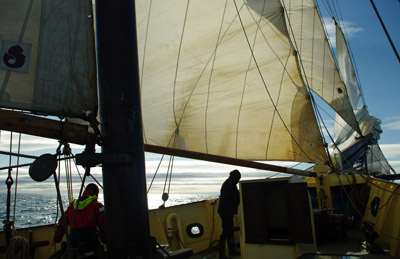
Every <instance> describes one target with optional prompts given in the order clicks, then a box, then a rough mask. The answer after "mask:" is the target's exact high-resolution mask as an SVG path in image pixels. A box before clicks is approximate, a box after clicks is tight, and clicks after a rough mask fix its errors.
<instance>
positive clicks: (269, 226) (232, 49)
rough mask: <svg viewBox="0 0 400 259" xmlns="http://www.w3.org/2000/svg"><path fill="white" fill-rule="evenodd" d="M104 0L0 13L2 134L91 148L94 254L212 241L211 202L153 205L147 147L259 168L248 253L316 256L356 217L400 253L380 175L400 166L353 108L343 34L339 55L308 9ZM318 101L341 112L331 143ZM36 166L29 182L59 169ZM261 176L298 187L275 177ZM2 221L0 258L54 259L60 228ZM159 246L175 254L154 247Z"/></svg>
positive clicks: (244, 236)
mask: <svg viewBox="0 0 400 259" xmlns="http://www.w3.org/2000/svg"><path fill="white" fill-rule="evenodd" d="M104 2H107V1H96V2H95V5H94V8H95V10H96V11H95V12H94V13H93V12H92V8H93V5H92V2H91V1H57V2H54V1H45V0H43V1H19V2H18V3H15V1H10V0H2V1H1V3H2V9H1V11H0V12H1V15H0V24H1V29H0V42H1V57H2V60H1V62H2V63H1V65H0V82H1V85H2V87H1V90H0V104H1V107H2V110H1V111H0V112H1V113H0V114H1V115H0V116H1V120H0V128H1V129H2V130H9V131H13V132H21V133H26V134H32V135H37V136H43V137H48V138H54V139H58V140H60V147H62V146H63V145H65V143H67V142H68V143H76V144H80V145H85V151H84V152H83V153H82V154H80V155H79V156H78V155H77V156H76V158H77V163H78V164H80V165H82V166H83V167H84V168H85V170H86V174H85V175H90V168H91V167H93V166H96V165H100V164H101V165H102V168H103V184H104V201H105V208H106V224H107V239H108V243H107V246H106V251H107V252H104V251H103V250H101V251H99V253H100V254H101V255H103V256H106V257H109V258H127V257H128V256H135V255H138V256H141V257H143V258H158V257H156V256H162V255H163V254H164V255H165V256H169V257H173V256H175V255H177V256H181V258H184V257H186V256H190V255H191V254H192V253H194V254H198V253H201V252H202V251H205V250H207V249H210V248H212V247H214V246H215V244H216V241H218V238H219V234H220V233H221V224H220V221H219V218H218V215H217V213H216V209H215V208H216V206H217V205H218V199H213V200H206V201H203V202H196V203H191V204H185V205H181V206H174V207H170V208H160V209H157V210H152V211H148V209H147V201H146V178H145V171H144V152H143V151H144V150H145V151H148V152H154V153H163V154H169V155H174V156H182V157H188V158H194V159H201V160H208V161H215V162H220V163H228V164H233V165H237V166H248V167H252V168H257V169H259V170H260V179H254V180H248V181H242V182H241V183H240V191H241V205H240V210H239V211H240V212H239V214H238V218H237V224H238V225H239V226H240V231H239V232H238V233H237V236H236V239H237V240H238V243H240V249H241V252H242V255H241V257H242V258H267V257H268V256H273V257H279V258H296V257H303V258H306V256H310V255H311V256H313V255H316V254H317V253H318V251H320V250H319V248H320V246H319V245H320V244H321V243H324V242H328V241H329V242H332V241H333V242H334V243H335V244H340V242H341V239H344V238H345V236H346V232H345V224H344V223H345V219H347V218H351V219H354V220H353V221H352V222H354V225H356V226H357V227H358V228H361V227H362V228H363V231H364V232H365V233H366V235H367V237H368V238H367V240H366V241H367V242H366V243H367V244H366V246H367V248H368V249H369V251H370V252H371V251H372V250H374V249H376V247H378V245H377V244H387V245H388V246H389V248H388V249H387V250H388V253H389V254H390V255H391V256H392V257H398V256H400V241H399V236H400V225H399V222H398V220H396V218H398V216H399V211H400V209H399V207H400V200H399V194H400V190H399V188H398V184H396V183H395V182H391V181H388V180H384V179H382V178H385V177H386V178H390V177H393V175H394V174H393V173H394V172H393V169H392V168H391V167H390V165H389V164H388V163H387V161H386V159H385V158H384V156H383V154H382V152H381V151H380V148H379V146H378V142H377V141H378V139H379V134H380V132H381V130H380V127H379V120H378V119H376V118H374V117H372V116H369V114H368V110H367V108H366V106H362V105H360V104H359V99H360V96H361V90H360V88H359V85H358V81H357V78H356V77H355V74H356V73H355V72H354V68H353V65H352V59H351V56H350V54H349V52H348V48H347V44H346V41H345V37H344V36H343V33H342V31H341V28H340V27H339V24H337V32H336V35H337V39H336V53H335V54H336V55H335V54H334V53H333V51H332V49H331V46H330V44H329V41H328V38H327V36H326V33H325V29H324V26H323V23H322V20H321V18H320V14H319V10H318V8H317V7H316V5H315V3H314V1H297V0H264V1H262V0H246V1H240V0H226V1H211V0H209V1H187V2H186V3H184V4H182V2H181V1H175V0H169V1H145V0H137V1H119V2H118V3H104ZM108 2H111V1H108ZM171 9H173V10H174V14H173V15H171V13H170V12H168V11H167V10H171ZM94 21H96V22H95V23H94ZM93 24H95V26H93ZM94 35H96V36H94ZM97 97H98V98H97ZM316 98H320V99H321V100H323V101H324V102H326V103H327V104H328V105H329V106H330V107H331V108H332V109H333V110H334V112H335V113H336V114H337V117H336V120H335V121H336V125H335V136H334V141H332V144H331V145H330V146H329V147H328V144H327V143H328V142H327V141H325V140H324V137H323V136H324V133H323V132H322V128H323V124H322V123H321V122H320V121H321V117H320V114H319V112H318V102H317V100H316ZM98 110H99V112H97V111H98ZM37 115H40V116H37ZM43 115H47V116H57V117H59V118H61V120H50V119H49V118H47V117H45V118H44V117H43ZM98 115H99V119H98V118H97V117H98ZM78 120H79V121H80V122H82V123H77V121H78ZM96 144H97V145H100V146H101V147H102V153H101V154H98V153H95V152H94V150H95V149H94V146H95V145H96ZM57 153H59V152H58V151H57ZM10 155H12V154H10ZM51 157H52V158H49V159H50V160H51V161H50V162H51V163H52V162H53V160H54V159H55V158H54V157H55V156H51ZM45 158H48V156H45ZM36 161H37V163H39V166H36V168H39V170H37V169H32V175H31V176H33V177H32V178H34V179H35V180H45V179H47V178H48V177H50V176H51V175H52V174H53V175H55V174H54V168H53V167H51V166H49V165H48V163H49V161H46V159H44V161H43V159H37V160H36ZM36 161H35V163H36ZM260 161H262V162H260ZM264 161H296V162H301V163H309V164H312V165H313V167H311V169H309V170H301V169H294V168H286V167H282V166H276V165H270V164H268V163H265V162H264ZM36 165H37V164H36ZM31 168H32V167H31ZM34 168H35V167H34ZM48 168H50V169H48ZM44 169H48V170H44ZM262 170H270V171H278V172H285V173H289V174H293V175H296V177H287V178H279V179H274V180H266V179H265V178H263V176H262V173H261V172H262ZM8 174H9V178H7V186H8V193H10V188H11V186H12V175H11V171H8ZM382 175H383V177H382ZM55 180H56V176H55ZM56 187H57V180H56ZM343 193H346V195H343ZM59 196H60V195H59ZM164 197H165V199H167V195H164ZM355 197H356V198H355ZM127 198H130V199H127ZM59 199H60V197H59ZM342 202H343V204H346V206H350V208H351V210H352V211H353V213H347V211H346V213H345V211H344V207H345V206H343V207H342V208H339V207H338V203H340V204H342ZM60 204H61V202H60ZM354 211H356V212H354ZM5 223H6V227H5V231H4V232H3V233H1V240H2V243H1V244H2V245H1V246H3V247H4V249H3V250H4V251H5V250H6V249H9V250H10V249H14V248H15V247H8V248H6V247H5V244H7V245H8V246H10V244H11V240H12V239H13V238H16V237H17V236H22V237H25V238H27V239H29V243H30V248H31V250H30V251H31V256H32V257H33V256H35V257H36V258H44V257H48V256H49V255H50V254H51V253H52V252H54V250H53V249H52V248H51V247H50V246H49V245H48V244H49V242H48V241H49V240H51V238H52V233H53V226H52V225H50V226H40V227H35V228H30V229H20V230H18V231H17V233H16V234H15V233H14V235H13V234H12V231H11V230H12V222H11V221H10V220H9V219H7V221H6V222H5ZM157 243H158V244H168V245H169V246H170V248H171V250H176V252H174V253H169V252H165V250H163V249H162V248H161V247H162V246H161V245H158V247H159V248H158V249H159V250H160V251H159V252H157V250H156V247H157V245H156V244H157ZM4 251H3V252H4ZM374 251H375V250H374ZM380 251H383V250H380ZM330 252H331V253H332V251H330ZM334 253H336V254H338V253H341V252H339V251H338V250H334ZM156 254H157V255H156ZM0 256H2V257H3V256H5V254H4V253H2V254H0ZM313 258H314V257H313Z"/></svg>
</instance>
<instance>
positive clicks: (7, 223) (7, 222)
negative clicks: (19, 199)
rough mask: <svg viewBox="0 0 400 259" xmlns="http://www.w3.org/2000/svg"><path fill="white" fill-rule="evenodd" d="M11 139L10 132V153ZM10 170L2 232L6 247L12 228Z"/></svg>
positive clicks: (11, 183) (11, 181) (7, 180)
mask: <svg viewBox="0 0 400 259" xmlns="http://www.w3.org/2000/svg"><path fill="white" fill-rule="evenodd" d="M12 137H13V133H12V132H11V135H10V152H11V151H12ZM9 164H10V165H11V156H10V160H9ZM11 171H12V170H11V168H10V169H8V177H7V179H6V185H7V202H6V213H7V214H6V220H5V221H4V230H5V234H6V240H7V245H9V244H10V240H11V230H12V228H13V222H11V221H10V213H11V211H10V210H11V186H12V185H13V183H14V180H13V178H12V175H11Z"/></svg>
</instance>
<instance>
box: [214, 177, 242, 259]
mask: <svg viewBox="0 0 400 259" xmlns="http://www.w3.org/2000/svg"><path fill="white" fill-rule="evenodd" d="M240 178H241V174H240V172H239V171H238V170H233V171H232V172H230V175H229V178H228V179H226V181H225V182H224V183H223V184H222V187H221V195H220V200H219V207H218V213H219V216H220V217H221V221H222V234H221V236H220V239H219V258H220V259H225V258H227V257H225V243H226V240H228V247H229V255H239V254H240V252H239V251H237V250H236V248H235V241H234V238H233V231H234V225H233V216H234V215H236V214H237V212H238V206H239V203H240V195H239V190H238V189H237V187H236V185H237V183H238V182H239V180H240Z"/></svg>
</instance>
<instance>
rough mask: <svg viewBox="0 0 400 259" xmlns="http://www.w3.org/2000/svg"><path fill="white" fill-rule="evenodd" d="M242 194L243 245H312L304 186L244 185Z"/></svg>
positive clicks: (305, 188)
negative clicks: (244, 243)
mask: <svg viewBox="0 0 400 259" xmlns="http://www.w3.org/2000/svg"><path fill="white" fill-rule="evenodd" d="M241 190H242V200H243V213H244V215H243V216H244V224H245V229H246V234H245V242H246V243H256V244H267V243H284V244H293V243H313V236H312V230H311V229H312V225H311V213H310V205H309V198H308V192H307V184H306V183H289V182H288V181H271V182H256V183H254V182H248V183H245V182H243V183H242V184H241Z"/></svg>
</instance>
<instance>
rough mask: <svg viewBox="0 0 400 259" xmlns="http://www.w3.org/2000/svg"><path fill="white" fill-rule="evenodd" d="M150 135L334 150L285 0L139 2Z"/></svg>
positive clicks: (312, 155) (208, 144)
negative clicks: (325, 137)
mask: <svg viewBox="0 0 400 259" xmlns="http://www.w3.org/2000/svg"><path fill="white" fill-rule="evenodd" d="M136 9H137V22H138V28H137V30H138V49H139V64H140V69H141V71H140V73H141V94H142V107H143V108H142V111H143V125H144V137H145V143H147V144H153V145H160V146H169V147H177V148H182V149H186V150H191V151H197V152H202V153H208V154H215V155H221V156H227V157H235V158H240V159H251V160H290V161H303V162H312V163H317V164H323V163H325V162H326V161H327V156H326V153H325V150H324V147H323V143H322V140H321V135H320V132H319V130H318V126H317V122H316V119H315V115H314V113H313V109H312V105H311V102H310V97H309V93H308V92H307V89H306V87H305V83H304V81H303V78H302V74H301V72H300V67H299V63H298V57H297V56H296V51H295V49H294V45H293V44H292V42H291V41H290V37H289V33H288V30H287V25H286V22H285V12H284V11H283V8H282V5H281V3H280V1H277V0H268V1H215V0H209V1H187V2H185V4H182V2H181V1H178V0H176V1H171V0H170V1H146V0H139V1H136Z"/></svg>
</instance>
